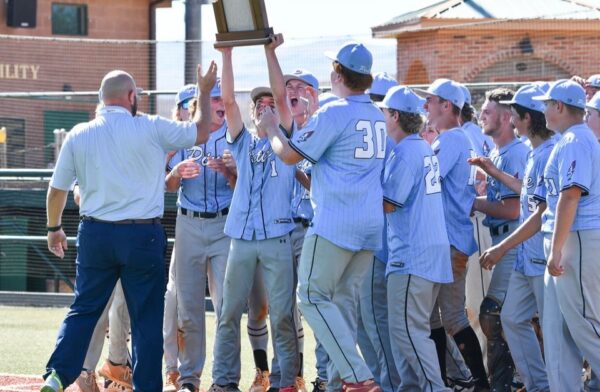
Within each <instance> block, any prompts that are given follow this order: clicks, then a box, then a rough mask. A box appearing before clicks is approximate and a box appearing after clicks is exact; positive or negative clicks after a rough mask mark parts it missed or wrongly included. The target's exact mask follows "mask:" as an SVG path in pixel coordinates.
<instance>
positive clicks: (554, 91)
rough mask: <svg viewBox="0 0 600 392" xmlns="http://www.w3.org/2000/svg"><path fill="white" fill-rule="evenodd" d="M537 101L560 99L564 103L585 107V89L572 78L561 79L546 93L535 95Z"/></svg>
mask: <svg viewBox="0 0 600 392" xmlns="http://www.w3.org/2000/svg"><path fill="white" fill-rule="evenodd" d="M532 99H534V100H536V101H550V100H555V101H560V102H562V103H564V104H567V105H571V106H575V107H577V108H580V109H585V90H584V89H583V87H581V86H580V85H579V83H577V82H574V81H572V80H570V79H560V80H557V81H556V82H554V83H553V84H552V85H551V86H550V89H549V90H548V91H547V92H546V94H544V95H540V96H537V97H533V98H532Z"/></svg>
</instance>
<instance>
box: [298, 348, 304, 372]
mask: <svg viewBox="0 0 600 392" xmlns="http://www.w3.org/2000/svg"><path fill="white" fill-rule="evenodd" d="M298 358H299V359H300V364H299V365H300V366H298V377H302V374H303V373H304V354H302V353H299V355H298Z"/></svg>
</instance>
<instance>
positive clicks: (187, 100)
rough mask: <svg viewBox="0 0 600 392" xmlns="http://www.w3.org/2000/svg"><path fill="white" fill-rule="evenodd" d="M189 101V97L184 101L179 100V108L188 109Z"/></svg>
mask: <svg viewBox="0 0 600 392" xmlns="http://www.w3.org/2000/svg"><path fill="white" fill-rule="evenodd" d="M190 101H191V99H186V100H185V101H183V102H181V103H180V104H179V108H181V109H185V110H188V109H189V108H190Z"/></svg>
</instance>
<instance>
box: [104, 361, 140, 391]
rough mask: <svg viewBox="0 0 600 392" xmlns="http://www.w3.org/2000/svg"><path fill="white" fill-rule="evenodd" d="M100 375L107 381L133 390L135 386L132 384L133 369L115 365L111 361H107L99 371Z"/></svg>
mask: <svg viewBox="0 0 600 392" xmlns="http://www.w3.org/2000/svg"><path fill="white" fill-rule="evenodd" d="M98 374H99V375H100V377H103V378H104V379H105V380H110V381H113V382H116V383H118V384H120V385H122V386H125V387H127V388H129V389H133V385H132V384H131V368H130V367H129V366H127V365H113V364H112V363H110V361H106V362H104V365H103V366H102V368H101V369H100V370H99V371H98Z"/></svg>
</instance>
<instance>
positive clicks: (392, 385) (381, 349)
mask: <svg viewBox="0 0 600 392" xmlns="http://www.w3.org/2000/svg"><path fill="white" fill-rule="evenodd" d="M397 85H398V82H396V80H395V79H394V78H392V77H391V76H389V75H388V74H387V73H385V72H379V73H376V74H374V75H373V84H372V85H371V88H370V89H369V90H367V93H368V94H369V97H370V98H371V100H372V101H373V102H381V101H382V100H383V98H384V97H385V95H386V94H387V92H388V90H389V89H390V88H392V87H394V86H397ZM395 144H396V143H395V142H394V141H393V140H392V139H391V138H390V137H388V136H386V148H385V150H386V152H385V157H384V161H385V160H387V157H388V156H389V154H390V153H391V152H392V150H393V148H394V146H395ZM382 175H383V172H382ZM382 235H383V237H382V243H383V246H382V247H381V249H380V250H379V251H377V252H375V254H374V255H373V258H372V260H370V262H369V268H368V269H367V273H366V274H365V277H364V279H363V281H362V283H361V284H360V287H359V301H358V303H359V313H358V316H359V317H358V320H357V321H358V323H357V332H358V347H359V348H360V351H361V353H362V355H363V357H364V358H365V362H366V363H367V365H368V366H369V369H370V370H371V373H373V376H374V377H375V382H377V383H378V384H380V385H381V389H382V390H383V391H384V392H388V391H390V392H392V391H395V390H396V389H397V387H398V385H399V384H400V376H399V375H398V371H397V370H396V364H395V363H394V357H393V354H392V347H391V344H390V337H389V336H390V334H389V328H388V310H387V309H388V305H387V282H386V279H385V268H386V265H387V257H388V249H387V223H386V222H385V217H384V229H383V233H382Z"/></svg>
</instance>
